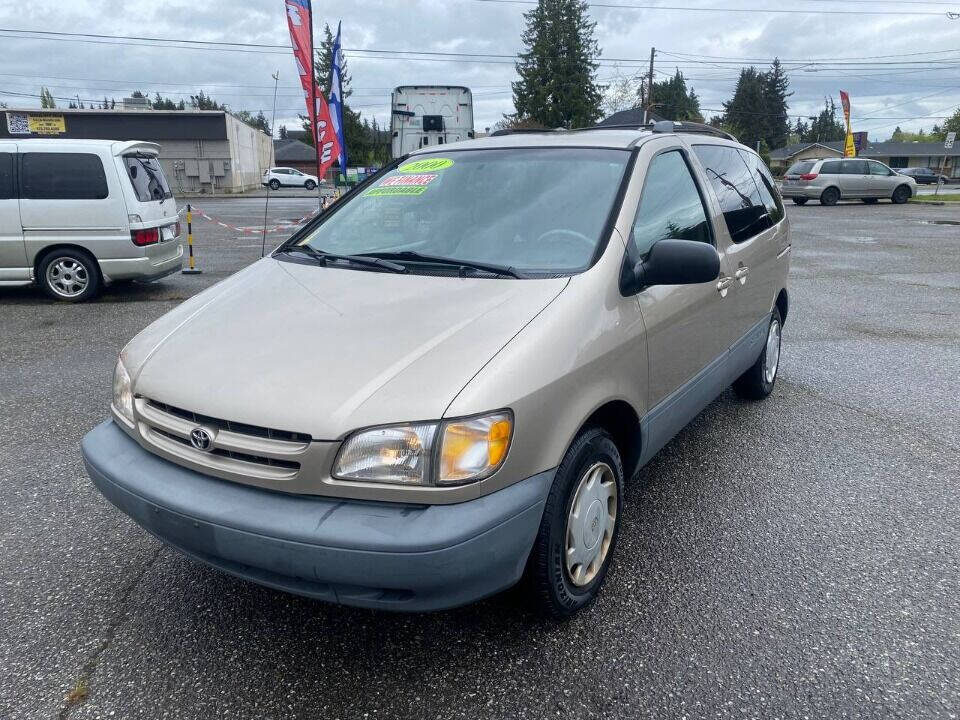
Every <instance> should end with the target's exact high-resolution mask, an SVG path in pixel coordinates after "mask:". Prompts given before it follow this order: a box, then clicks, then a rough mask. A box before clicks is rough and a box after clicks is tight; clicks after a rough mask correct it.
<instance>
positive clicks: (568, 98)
mask: <svg viewBox="0 0 960 720" xmlns="http://www.w3.org/2000/svg"><path fill="white" fill-rule="evenodd" d="M588 7H589V6H588V5H587V3H586V2H584V1H583V0H538V3H537V6H536V7H535V8H534V9H532V10H530V11H528V12H526V13H524V19H525V20H526V22H527V27H526V29H525V30H524V32H523V36H522V39H523V45H524V51H523V52H522V53H520V59H519V61H518V62H517V74H518V75H520V79H519V80H518V81H517V82H514V83H513V105H514V108H515V109H516V114H515V116H514V117H513V120H514V121H533V122H535V123H539V124H542V125H544V126H546V127H567V128H571V127H584V126H588V125H593V124H594V123H595V122H596V121H597V120H598V119H599V117H600V114H601V113H600V103H601V101H602V100H603V95H602V93H601V92H600V88H599V87H598V86H597V82H596V70H597V67H598V63H597V58H598V57H599V56H600V47H599V45H598V44H597V41H596V40H595V39H594V37H593V31H594V28H595V27H596V23H594V22H591V21H590V20H589V18H588V17H587V9H588Z"/></svg>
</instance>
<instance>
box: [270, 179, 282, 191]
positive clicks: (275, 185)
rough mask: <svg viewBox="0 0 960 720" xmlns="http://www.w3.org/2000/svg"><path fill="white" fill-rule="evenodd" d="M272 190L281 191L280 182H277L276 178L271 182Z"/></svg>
mask: <svg viewBox="0 0 960 720" xmlns="http://www.w3.org/2000/svg"><path fill="white" fill-rule="evenodd" d="M270 189H271V190H279V189H280V181H279V180H277V179H276V178H274V179H273V180H271V181H270Z"/></svg>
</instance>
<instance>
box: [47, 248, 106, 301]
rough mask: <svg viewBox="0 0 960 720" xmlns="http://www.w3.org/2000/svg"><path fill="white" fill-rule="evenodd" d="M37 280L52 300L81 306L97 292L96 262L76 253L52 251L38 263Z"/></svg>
mask: <svg viewBox="0 0 960 720" xmlns="http://www.w3.org/2000/svg"><path fill="white" fill-rule="evenodd" d="M37 271H38V272H37V279H38V280H39V282H40V285H41V287H43V289H44V291H45V292H46V293H47V295H49V296H50V297H52V298H54V299H55V300H63V301H66V302H83V301H84V300H89V299H90V298H92V297H93V296H94V295H96V294H97V292H98V291H99V290H100V268H99V267H98V266H97V261H96V260H94V259H93V258H92V257H90V256H89V255H87V254H86V253H83V252H80V251H79V250H70V249H63V250H54V251H53V252H51V253H49V254H48V255H47V256H46V257H44V258H43V260H42V261H41V262H40V266H39V267H38V268H37Z"/></svg>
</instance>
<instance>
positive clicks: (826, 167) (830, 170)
mask: <svg viewBox="0 0 960 720" xmlns="http://www.w3.org/2000/svg"><path fill="white" fill-rule="evenodd" d="M840 172H841V170H840V161H839V160H827V161H826V162H825V163H824V164H823V165H821V166H820V174H821V175H839V174H840Z"/></svg>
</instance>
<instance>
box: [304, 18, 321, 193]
mask: <svg viewBox="0 0 960 720" xmlns="http://www.w3.org/2000/svg"><path fill="white" fill-rule="evenodd" d="M307 8H308V10H309V15H310V103H311V105H310V107H311V112H310V115H311V117H312V120H311V121H310V122H311V125H312V127H311V132H312V133H313V147H314V149H315V150H316V151H317V206H318V207H319V208H321V209H322V208H323V193H322V192H321V190H320V181H321V180H323V178H322V177H320V138H319V137H317V70H316V55H315V54H314V46H313V6H312V5H311V3H310V0H307Z"/></svg>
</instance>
